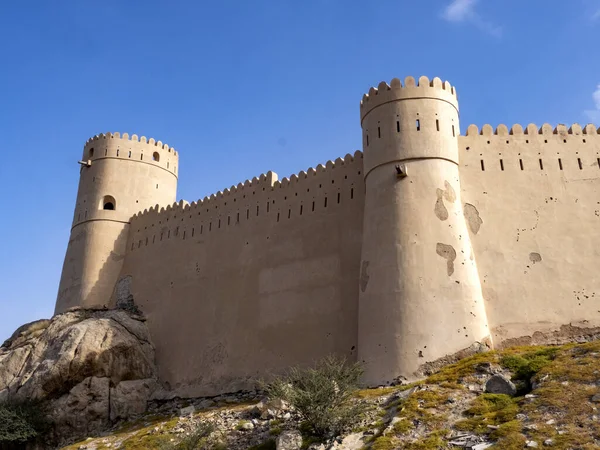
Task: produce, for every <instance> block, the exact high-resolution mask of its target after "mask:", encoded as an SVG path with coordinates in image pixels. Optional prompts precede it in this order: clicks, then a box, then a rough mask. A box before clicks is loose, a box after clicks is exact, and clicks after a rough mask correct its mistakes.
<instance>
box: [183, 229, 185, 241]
mask: <svg viewBox="0 0 600 450" xmlns="http://www.w3.org/2000/svg"><path fill="white" fill-rule="evenodd" d="M183 240H184V241H185V230H183Z"/></svg>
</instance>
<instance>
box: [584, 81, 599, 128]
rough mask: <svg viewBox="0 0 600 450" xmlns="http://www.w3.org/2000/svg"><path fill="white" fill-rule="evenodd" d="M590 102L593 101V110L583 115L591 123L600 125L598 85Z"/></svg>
mask: <svg viewBox="0 0 600 450" xmlns="http://www.w3.org/2000/svg"><path fill="white" fill-rule="evenodd" d="M592 100H593V101H594V109H589V110H587V111H585V115H586V116H587V117H588V119H589V120H590V121H591V122H594V123H596V124H598V123H600V84H598V86H596V90H595V91H594V93H593V94H592Z"/></svg>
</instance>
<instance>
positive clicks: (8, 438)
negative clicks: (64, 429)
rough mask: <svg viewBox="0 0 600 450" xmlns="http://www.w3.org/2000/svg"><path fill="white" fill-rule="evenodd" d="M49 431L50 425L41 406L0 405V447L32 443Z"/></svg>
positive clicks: (22, 404) (31, 404)
mask: <svg viewBox="0 0 600 450" xmlns="http://www.w3.org/2000/svg"><path fill="white" fill-rule="evenodd" d="M49 429H50V424H49V422H48V421H47V419H46V416H45V410H44V409H43V408H42V406H41V405H38V404H36V403H31V402H24V403H0V447H2V448H11V447H13V446H16V445H22V444H25V443H27V442H33V441H35V440H37V439H39V438H41V437H43V436H44V434H46V433H47V432H48V431H49ZM15 448H16V447H15Z"/></svg>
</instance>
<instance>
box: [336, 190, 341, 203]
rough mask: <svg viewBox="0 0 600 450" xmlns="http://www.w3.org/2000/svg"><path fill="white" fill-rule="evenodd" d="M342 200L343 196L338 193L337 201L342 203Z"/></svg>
mask: <svg viewBox="0 0 600 450" xmlns="http://www.w3.org/2000/svg"><path fill="white" fill-rule="evenodd" d="M340 200H341V194H340V193H339V192H338V199H337V202H338V203H339V202H340Z"/></svg>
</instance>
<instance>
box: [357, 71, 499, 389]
mask: <svg viewBox="0 0 600 450" xmlns="http://www.w3.org/2000/svg"><path fill="white" fill-rule="evenodd" d="M361 124H362V129H363V149H364V175H365V184H366V188H365V189H366V194H365V212H364V234H363V245H362V257H361V277H360V287H359V289H360V292H359V330H358V359H359V361H362V362H364V363H365V367H366V373H365V379H364V381H365V382H366V383H367V384H370V385H375V384H380V383H386V382H389V381H392V380H393V379H395V378H398V377H401V378H405V379H409V380H410V379H414V378H416V377H418V376H419V375H421V374H422V373H423V370H424V369H425V368H426V367H427V363H433V362H435V361H436V360H437V359H439V358H442V357H445V356H447V355H452V354H454V353H456V352H459V351H461V350H464V349H467V348H470V347H472V346H473V344H476V343H478V342H479V343H481V342H487V343H488V344H491V342H489V334H490V332H489V330H488V326H487V319H486V315H485V309H484V304H483V298H482V293H481V285H480V280H479V275H478V272H477V267H476V264H475V258H474V255H473V250H472V247H471V242H470V238H469V233H468V231H467V226H466V223H465V219H464V215H463V207H462V202H461V187H460V178H459V168H458V142H457V136H458V133H459V118H458V102H457V99H456V94H455V91H454V88H452V87H451V86H450V85H449V84H448V83H442V82H441V80H439V79H438V78H436V79H434V80H433V81H431V82H430V81H429V79H427V78H426V77H421V79H419V83H418V84H417V83H416V82H415V80H414V79H413V78H412V77H409V78H407V79H406V81H405V86H402V84H401V82H400V81H399V80H398V79H394V80H392V82H391V86H388V85H387V84H386V83H381V84H380V85H379V87H378V89H374V88H371V90H370V91H369V94H368V95H365V96H364V97H363V101H362V103H361ZM397 166H398V168H399V170H400V171H401V173H400V174H399V173H398V170H397V168H396V167H397ZM404 174H406V176H404Z"/></svg>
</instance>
